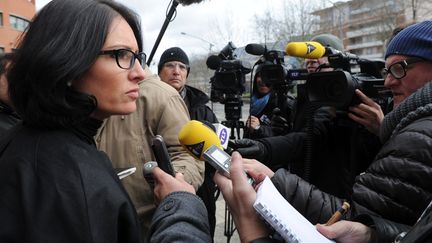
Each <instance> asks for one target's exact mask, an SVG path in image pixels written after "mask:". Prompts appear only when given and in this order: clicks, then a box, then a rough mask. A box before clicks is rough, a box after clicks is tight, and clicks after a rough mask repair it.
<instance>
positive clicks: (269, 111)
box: [244, 91, 294, 139]
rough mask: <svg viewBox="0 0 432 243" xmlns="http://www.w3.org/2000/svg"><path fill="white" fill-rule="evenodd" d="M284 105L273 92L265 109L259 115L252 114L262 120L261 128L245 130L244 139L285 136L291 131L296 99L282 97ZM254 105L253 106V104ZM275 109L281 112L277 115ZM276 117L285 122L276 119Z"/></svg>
mask: <svg viewBox="0 0 432 243" xmlns="http://www.w3.org/2000/svg"><path fill="white" fill-rule="evenodd" d="M280 99H285V100H283V103H282V104H278V102H279V101H278V96H277V94H276V93H275V92H273V91H272V92H271V94H270V98H269V101H268V102H267V104H266V106H265V107H264V109H263V110H262V111H261V112H260V113H259V114H251V115H253V116H255V117H257V118H258V119H260V123H261V124H260V127H259V129H257V130H249V128H245V130H244V137H245V138H251V139H259V138H266V137H273V136H279V135H284V134H286V133H288V132H289V131H290V129H291V123H290V116H291V112H292V109H293V104H294V99H293V97H291V96H281V98H280ZM251 105H252V104H251ZM275 108H279V112H278V113H275ZM275 115H277V116H279V117H281V118H282V119H283V120H281V119H280V118H279V119H275Z"/></svg>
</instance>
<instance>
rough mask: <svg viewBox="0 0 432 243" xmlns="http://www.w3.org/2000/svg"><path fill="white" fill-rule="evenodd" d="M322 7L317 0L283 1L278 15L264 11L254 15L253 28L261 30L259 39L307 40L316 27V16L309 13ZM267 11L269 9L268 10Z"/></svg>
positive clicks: (266, 40) (284, 41)
mask: <svg viewBox="0 0 432 243" xmlns="http://www.w3.org/2000/svg"><path fill="white" fill-rule="evenodd" d="M320 7H322V4H320V2H319V1H316V0H315V1H311V0H309V1H307V0H296V1H285V2H284V6H283V8H282V9H281V11H280V15H279V16H277V15H275V14H273V15H272V14H270V13H266V14H265V15H264V16H263V17H256V20H255V29H256V30H258V31H261V35H260V33H259V32H258V31H257V32H258V33H257V35H258V36H261V39H260V41H261V42H266V43H268V42H269V41H272V42H274V43H279V42H282V43H286V42H288V41H292V40H307V39H308V38H309V37H310V35H311V34H312V32H313V30H314V28H316V21H315V19H316V16H314V15H312V14H311V13H312V12H313V11H314V10H316V9H319V8H320ZM268 11H269V10H268Z"/></svg>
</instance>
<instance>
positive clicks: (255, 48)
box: [245, 44, 265, 56]
mask: <svg viewBox="0 0 432 243" xmlns="http://www.w3.org/2000/svg"><path fill="white" fill-rule="evenodd" d="M245 51H246V52H247V53H249V54H251V55H256V56H260V55H263V54H264V53H265V48H264V46H262V45H260V44H247V45H246V47H245Z"/></svg>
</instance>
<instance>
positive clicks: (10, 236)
mask: <svg viewBox="0 0 432 243" xmlns="http://www.w3.org/2000/svg"><path fill="white" fill-rule="evenodd" d="M15 54H16V56H15V59H14V62H13V63H12V64H11V67H10V70H9V73H8V80H9V84H10V85H9V93H10V97H11V99H12V103H13V104H14V107H15V108H16V110H17V112H18V113H19V114H20V115H21V117H22V119H23V122H22V124H21V125H17V126H16V127H15V128H14V129H13V130H11V132H9V133H8V134H7V135H6V137H3V139H2V140H1V142H0V195H1V197H0V219H1V221H2V224H1V227H0V242H92V243H93V242H101V243H105V242H137V243H138V242H142V236H141V234H140V228H139V222H138V220H137V217H136V211H135V208H134V206H133V204H132V203H131V201H130V199H129V197H128V195H127V193H126V191H125V190H124V188H123V187H122V185H121V183H120V181H119V178H118V177H117V175H116V174H115V172H114V170H113V168H112V166H111V161H110V160H109V159H108V157H107V156H106V155H105V154H104V153H101V152H99V151H97V149H96V147H95V144H94V140H93V136H94V135H95V134H96V131H97V129H98V127H99V126H100V125H101V123H102V121H103V119H105V118H107V117H109V116H111V115H116V114H122V115H124V114H129V113H131V112H133V111H134V110H135V109H136V104H135V100H136V99H137V97H138V82H140V81H141V80H143V79H144V78H145V73H144V70H143V68H142V65H144V63H145V54H144V53H142V38H141V29H140V25H139V21H138V16H136V15H135V14H134V13H133V12H132V11H131V10H129V9H127V8H126V7H124V6H123V5H120V4H118V3H116V2H114V1H110V0H53V1H51V2H50V3H49V4H48V5H46V6H45V7H44V8H43V9H42V10H40V11H39V12H38V14H37V16H36V17H35V18H34V20H33V21H32V23H31V25H30V27H29V29H28V30H27V32H26V33H25V35H24V36H23V38H22V39H21V42H20V44H19V46H18V48H17V51H16V53H15ZM154 177H155V180H156V182H157V183H156V188H155V195H156V198H157V199H158V202H159V203H160V205H159V208H158V210H157V211H156V213H155V218H154V221H153V228H152V231H151V235H150V236H151V238H150V237H149V238H150V241H161V239H173V238H176V239H181V240H184V241H186V240H188V241H189V242H206V241H209V237H208V225H207V222H205V220H206V218H205V217H204V216H203V215H205V207H204V205H203V204H202V202H200V200H199V199H198V198H197V197H196V196H195V195H193V193H194V190H193V188H192V186H191V185H189V184H188V183H186V182H185V181H184V180H183V178H182V176H181V175H177V177H176V178H174V177H171V176H169V175H167V174H165V173H163V172H162V171H161V170H159V169H158V168H156V169H155V170H154ZM173 192H175V193H173Z"/></svg>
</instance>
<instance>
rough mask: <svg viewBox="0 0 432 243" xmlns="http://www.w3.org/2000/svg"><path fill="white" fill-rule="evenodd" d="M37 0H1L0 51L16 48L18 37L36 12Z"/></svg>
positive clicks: (9, 50)
mask: <svg viewBox="0 0 432 243" xmlns="http://www.w3.org/2000/svg"><path fill="white" fill-rule="evenodd" d="M35 1H36V0H0V53H3V52H11V51H12V50H13V49H15V48H16V45H17V39H18V38H19V36H20V35H21V34H22V33H23V32H24V30H25V29H26V28H27V26H28V24H29V23H30V21H31V19H32V18H33V16H34V14H35V12H36V5H35V4H36V3H35Z"/></svg>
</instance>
